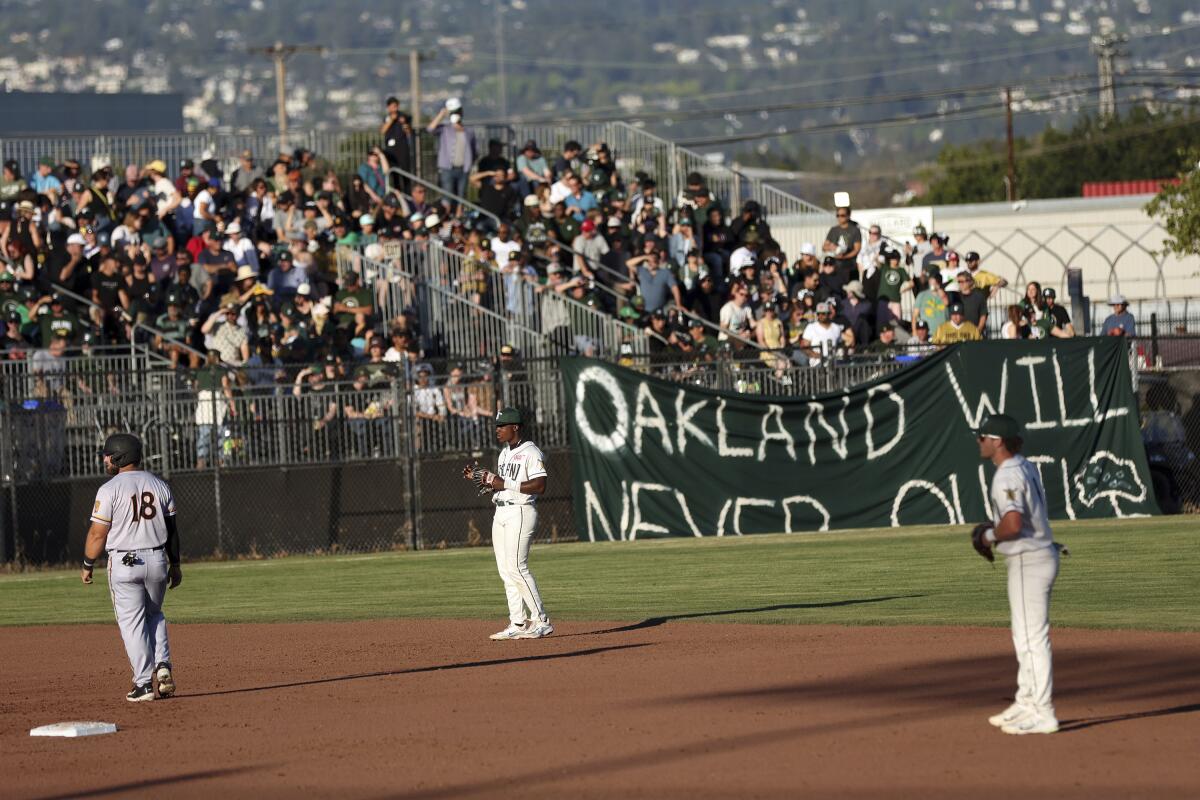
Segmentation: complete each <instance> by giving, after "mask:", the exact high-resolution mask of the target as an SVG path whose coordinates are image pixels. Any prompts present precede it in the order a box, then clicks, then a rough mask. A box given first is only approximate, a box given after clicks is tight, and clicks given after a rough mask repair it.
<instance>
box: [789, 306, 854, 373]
mask: <svg viewBox="0 0 1200 800" xmlns="http://www.w3.org/2000/svg"><path fill="white" fill-rule="evenodd" d="M842 333H843V330H842V326H841V325H838V324H837V323H836V322H834V321H833V306H832V305H830V304H829V302H827V301H826V302H822V303H817V318H816V320H815V321H813V322H810V323H808V325H807V326H805V328H804V333H803V334H802V335H801V337H800V354H803V356H806V357H807V358H808V365H809V366H810V367H819V366H820V365H821V362H823V361H825V360H826V359H830V358H832V357H833V356H834V355H835V354H836V353H837V351H838V349H839V348H840V347H841V346H842ZM794 357H795V355H794Z"/></svg>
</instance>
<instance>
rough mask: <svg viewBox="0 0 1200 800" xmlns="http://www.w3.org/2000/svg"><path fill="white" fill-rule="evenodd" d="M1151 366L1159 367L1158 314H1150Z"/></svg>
mask: <svg viewBox="0 0 1200 800" xmlns="http://www.w3.org/2000/svg"><path fill="white" fill-rule="evenodd" d="M1150 366H1152V367H1157V366H1158V312H1157V311H1155V312H1152V313H1151V314H1150Z"/></svg>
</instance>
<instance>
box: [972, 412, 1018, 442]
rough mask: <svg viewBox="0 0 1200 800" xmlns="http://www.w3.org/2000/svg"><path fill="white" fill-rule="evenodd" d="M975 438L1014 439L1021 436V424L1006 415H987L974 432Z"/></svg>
mask: <svg viewBox="0 0 1200 800" xmlns="http://www.w3.org/2000/svg"><path fill="white" fill-rule="evenodd" d="M974 433H975V435H976V436H993V437H995V438H997V439H1016V438H1020V436H1021V423H1019V422H1017V421H1016V420H1015V419H1013V418H1012V417H1010V416H1009V415H1008V414H988V415H987V416H986V417H984V418H983V422H981V423H980V424H979V427H978V428H976V429H975V431H974Z"/></svg>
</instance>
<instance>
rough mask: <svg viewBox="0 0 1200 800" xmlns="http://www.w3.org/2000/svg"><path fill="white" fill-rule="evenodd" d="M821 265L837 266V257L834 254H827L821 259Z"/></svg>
mask: <svg viewBox="0 0 1200 800" xmlns="http://www.w3.org/2000/svg"><path fill="white" fill-rule="evenodd" d="M821 266H822V267H825V266H837V259H836V258H834V257H833V256H825V258H823V259H822V260H821Z"/></svg>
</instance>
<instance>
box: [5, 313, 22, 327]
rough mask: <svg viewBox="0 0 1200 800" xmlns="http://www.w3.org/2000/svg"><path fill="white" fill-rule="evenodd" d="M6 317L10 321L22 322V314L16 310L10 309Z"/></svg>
mask: <svg viewBox="0 0 1200 800" xmlns="http://www.w3.org/2000/svg"><path fill="white" fill-rule="evenodd" d="M5 319H6V320H8V321H9V322H16V323H18V324H19V323H20V322H21V315H20V314H18V313H17V312H15V311H10V312H9V314H8V316H7V317H5Z"/></svg>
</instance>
